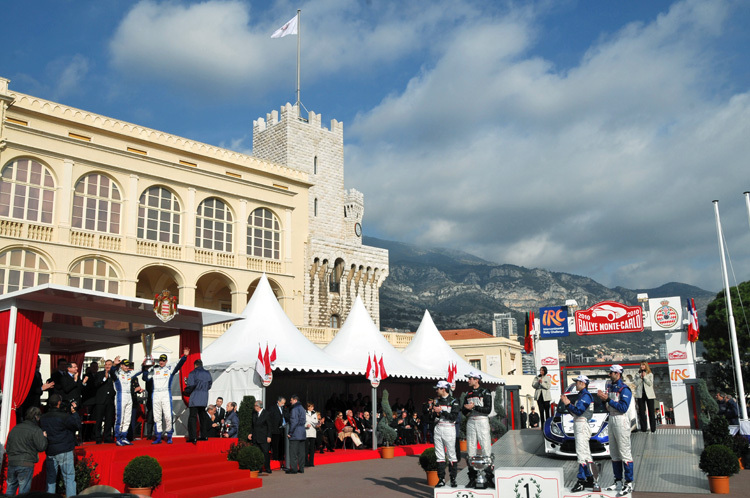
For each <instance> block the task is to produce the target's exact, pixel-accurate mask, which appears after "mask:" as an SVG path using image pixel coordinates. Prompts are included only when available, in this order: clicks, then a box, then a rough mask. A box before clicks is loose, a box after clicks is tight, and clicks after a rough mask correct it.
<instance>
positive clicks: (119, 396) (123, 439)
mask: <svg viewBox="0 0 750 498" xmlns="http://www.w3.org/2000/svg"><path fill="white" fill-rule="evenodd" d="M131 367H132V363H131V362H130V360H127V359H126V360H122V361H120V357H119V356H118V357H117V358H115V361H114V362H113V363H112V370H111V371H110V375H111V376H112V379H113V381H114V386H115V444H116V445H117V446H128V445H132V444H133V443H131V442H130V441H128V437H127V435H128V428H130V422H131V420H132V417H133V398H132V396H131V394H130V381H131V380H132V379H133V378H134V377H137V376H139V375H141V374H143V372H144V371H140V372H138V373H135V372H133V370H132V369H131Z"/></svg>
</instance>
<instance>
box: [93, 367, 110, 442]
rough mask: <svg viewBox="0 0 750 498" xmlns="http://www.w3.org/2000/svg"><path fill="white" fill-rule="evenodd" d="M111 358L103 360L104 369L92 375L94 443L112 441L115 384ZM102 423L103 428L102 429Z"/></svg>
mask: <svg viewBox="0 0 750 498" xmlns="http://www.w3.org/2000/svg"><path fill="white" fill-rule="evenodd" d="M111 370H112V360H107V361H106V362H104V370H102V371H101V372H97V373H96V375H95V376H94V381H93V385H94V387H95V388H96V397H95V400H96V404H95V405H94V419H95V420H96V425H94V439H95V440H96V444H101V443H102V442H107V443H112V442H114V440H113V439H112V427H113V426H114V423H115V385H114V382H113V381H112V375H111ZM102 423H103V424H104V430H102Z"/></svg>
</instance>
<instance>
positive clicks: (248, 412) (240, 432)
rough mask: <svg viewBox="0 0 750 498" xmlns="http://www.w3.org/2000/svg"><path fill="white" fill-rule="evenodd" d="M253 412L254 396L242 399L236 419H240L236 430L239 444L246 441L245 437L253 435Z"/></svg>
mask: <svg viewBox="0 0 750 498" xmlns="http://www.w3.org/2000/svg"><path fill="white" fill-rule="evenodd" d="M254 412H255V396H245V397H243V398H242V402H241V403H240V407H239V409H238V410H237V417H239V419H240V426H239V427H238V428H237V439H238V440H239V441H240V442H244V441H247V435H248V434H252V433H253V413H254Z"/></svg>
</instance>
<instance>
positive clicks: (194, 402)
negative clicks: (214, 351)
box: [185, 360, 213, 444]
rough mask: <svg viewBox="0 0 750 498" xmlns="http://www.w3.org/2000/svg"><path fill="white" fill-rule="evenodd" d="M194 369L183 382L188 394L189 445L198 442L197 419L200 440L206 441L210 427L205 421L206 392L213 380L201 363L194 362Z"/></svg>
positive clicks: (199, 361) (198, 361)
mask: <svg viewBox="0 0 750 498" xmlns="http://www.w3.org/2000/svg"><path fill="white" fill-rule="evenodd" d="M193 366H194V367H195V368H194V369H193V371H192V372H190V374H189V375H188V378H187V382H185V389H186V390H187V391H188V392H189V394H190V399H189V400H188V407H189V409H190V417H189V418H188V439H187V441H188V442H189V443H193V444H197V443H196V441H198V427H197V425H198V419H199V418H200V430H201V433H200V440H201V441H207V440H208V426H209V425H211V424H210V422H209V421H208V420H207V419H208V417H207V416H206V407H207V406H208V390H209V389H211V385H212V384H213V380H212V379H211V374H210V373H209V372H208V370H206V369H205V368H203V361H201V360H195V362H194V363H193Z"/></svg>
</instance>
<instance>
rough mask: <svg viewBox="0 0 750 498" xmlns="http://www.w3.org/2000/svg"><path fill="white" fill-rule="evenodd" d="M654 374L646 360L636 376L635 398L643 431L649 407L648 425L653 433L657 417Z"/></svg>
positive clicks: (642, 430) (639, 423)
mask: <svg viewBox="0 0 750 498" xmlns="http://www.w3.org/2000/svg"><path fill="white" fill-rule="evenodd" d="M655 398H656V395H655V394H654V374H653V373H651V367H649V366H648V363H647V362H645V361H642V362H641V368H640V370H639V371H638V375H637V376H636V377H635V399H636V400H637V401H638V425H639V426H640V428H641V432H646V409H647V408H648V425H649V427H651V433H654V432H656V417H655V416H654V399H655Z"/></svg>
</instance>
